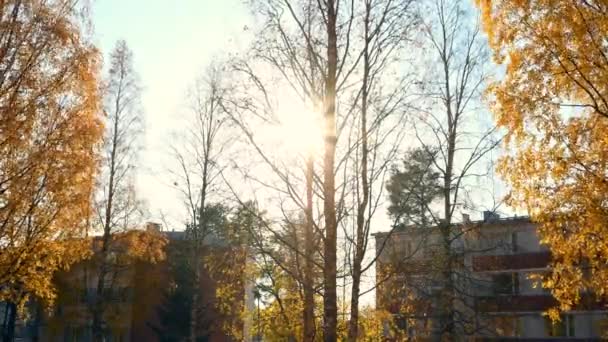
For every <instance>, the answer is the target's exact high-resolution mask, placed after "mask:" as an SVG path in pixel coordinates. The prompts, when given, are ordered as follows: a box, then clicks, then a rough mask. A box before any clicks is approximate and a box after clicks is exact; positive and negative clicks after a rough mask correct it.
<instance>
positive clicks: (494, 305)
mask: <svg viewBox="0 0 608 342" xmlns="http://www.w3.org/2000/svg"><path fill="white" fill-rule="evenodd" d="M556 304H557V301H556V300H555V298H553V297H552V296H549V295H537V296H492V297H479V298H477V308H478V310H479V311H482V312H524V311H545V310H547V309H549V308H550V307H552V306H555V305H556Z"/></svg>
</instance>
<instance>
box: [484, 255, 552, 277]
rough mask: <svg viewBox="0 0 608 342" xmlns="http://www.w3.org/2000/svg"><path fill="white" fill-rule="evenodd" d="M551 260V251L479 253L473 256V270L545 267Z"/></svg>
mask: <svg viewBox="0 0 608 342" xmlns="http://www.w3.org/2000/svg"><path fill="white" fill-rule="evenodd" d="M550 261H551V253H549V252H536V253H519V254H507V255H478V256H474V257H473V271H474V272H483V271H501V270H523V269H535V268H544V267H547V266H548V265H549V262H550Z"/></svg>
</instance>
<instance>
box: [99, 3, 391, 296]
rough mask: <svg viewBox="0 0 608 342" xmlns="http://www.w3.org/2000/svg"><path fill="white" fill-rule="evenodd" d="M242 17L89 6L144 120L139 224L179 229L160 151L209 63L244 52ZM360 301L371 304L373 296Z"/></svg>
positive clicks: (183, 8)
mask: <svg viewBox="0 0 608 342" xmlns="http://www.w3.org/2000/svg"><path fill="white" fill-rule="evenodd" d="M249 18H250V16H249V13H248V10H247V9H246V8H245V5H244V4H243V1H242V0H175V1H161V0H98V1H95V2H94V4H93V12H92V19H93V24H94V27H95V28H94V31H95V35H94V42H95V44H96V45H97V46H98V47H99V48H100V49H101V52H102V54H103V55H104V58H105V59H106V60H107V59H108V55H109V53H110V52H111V50H112V48H113V47H114V45H115V43H116V41H117V40H119V39H124V40H126V42H127V44H128V46H129V47H130V48H131V50H132V51H133V55H134V68H135V70H136V71H137V72H138V74H139V77H140V79H141V84H142V86H143V92H142V105H143V111H144V113H145V120H146V133H145V142H144V144H143V145H144V149H143V151H142V153H141V154H140V167H139V170H138V175H137V180H138V192H139V196H140V198H141V199H143V200H144V201H145V202H146V204H147V209H148V212H149V216H148V217H147V220H148V221H154V222H158V223H161V224H164V225H165V227H164V228H165V229H168V230H172V229H175V230H182V229H183V228H184V225H183V221H184V217H183V216H182V215H181V214H182V213H183V211H184V206H183V204H182V198H181V197H180V196H179V194H178V193H177V192H176V191H175V190H173V188H172V186H171V183H172V180H171V178H170V177H169V176H168V173H167V169H168V167H169V163H170V160H171V159H170V157H169V149H168V145H169V144H170V143H171V140H172V134H175V133H176V132H177V134H179V132H180V131H179V128H180V122H182V121H180V118H183V116H184V113H185V111H186V110H187V108H186V107H187V103H188V102H187V90H188V88H189V87H191V86H192V84H193V83H194V82H195V80H196V78H197V77H198V76H200V75H202V74H203V71H204V69H205V67H207V66H208V65H209V64H210V63H212V62H213V61H214V60H215V59H218V58H220V57H221V56H223V55H225V54H226V53H229V52H235V51H239V50H244V49H245V48H246V47H247V45H248V43H249V42H248V41H247V40H248V39H249V38H250V37H249V35H248V34H246V32H250V31H247V30H246V27H248V26H249V27H251V24H250V19H249ZM104 70H105V69H104ZM295 124H296V125H301V124H302V123H301V122H297V123H295ZM294 131H296V130H290V132H294ZM287 140H288V141H289V139H287ZM291 140H292V141H300V140H305V139H291ZM380 210H381V211H382V209H380ZM384 214H385V213H384V212H382V213H380V216H384ZM379 220H380V221H379V222H381V224H379V225H378V224H377V223H378V222H376V225H375V226H376V227H375V228H374V230H386V229H383V228H384V227H388V222H389V221H388V220H387V218H384V217H382V218H380V219H379ZM377 227H382V228H380V229H378V228H377ZM371 273H372V274H371V275H372V276H373V272H371ZM362 301H363V302H365V303H371V302H373V293H370V294H368V295H367V296H365V298H363V300H362Z"/></svg>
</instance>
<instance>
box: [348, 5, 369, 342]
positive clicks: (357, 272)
mask: <svg viewBox="0 0 608 342" xmlns="http://www.w3.org/2000/svg"><path fill="white" fill-rule="evenodd" d="M370 12H371V4H370V2H366V3H365V36H364V38H365V46H364V50H363V84H362V89H361V127H360V130H361V158H360V159H361V169H360V175H359V177H360V182H361V192H362V193H363V198H361V199H360V200H359V198H357V202H358V203H357V204H358V206H357V232H356V234H357V236H356V237H355V241H356V242H355V243H356V245H355V256H354V260H353V269H352V278H353V279H352V280H353V284H352V287H351V299H350V321H349V322H348V337H347V338H348V341H349V342H355V341H357V338H358V336H359V294H360V292H361V264H362V262H363V257H364V256H365V247H366V246H365V245H366V243H365V241H366V232H365V225H366V219H365V211H366V210H367V205H368V201H369V179H368V174H367V168H368V165H367V158H368V146H367V133H368V132H367V101H368V81H369V72H370V65H369V19H370ZM357 183H358V182H357ZM357 186H358V185H357Z"/></svg>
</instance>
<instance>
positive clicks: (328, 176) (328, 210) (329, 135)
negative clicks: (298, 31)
mask: <svg viewBox="0 0 608 342" xmlns="http://www.w3.org/2000/svg"><path fill="white" fill-rule="evenodd" d="M336 16H337V13H336V4H335V0H328V1H327V77H326V79H325V95H324V99H323V104H324V113H323V118H324V126H325V127H324V128H325V132H324V137H325V154H324V158H323V196H324V203H323V213H324V215H325V243H324V254H325V255H324V257H325V260H324V265H323V266H324V267H323V268H324V269H323V280H324V295H323V319H324V322H323V338H324V340H325V341H326V342H333V341H336V340H337V338H338V336H337V327H338V317H337V316H338V306H337V300H336V274H337V271H336V249H337V245H336V241H337V230H338V229H337V225H338V224H337V220H336V198H335V175H334V162H335V153H336V140H337V137H336V73H337V66H338V47H337V32H336Z"/></svg>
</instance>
